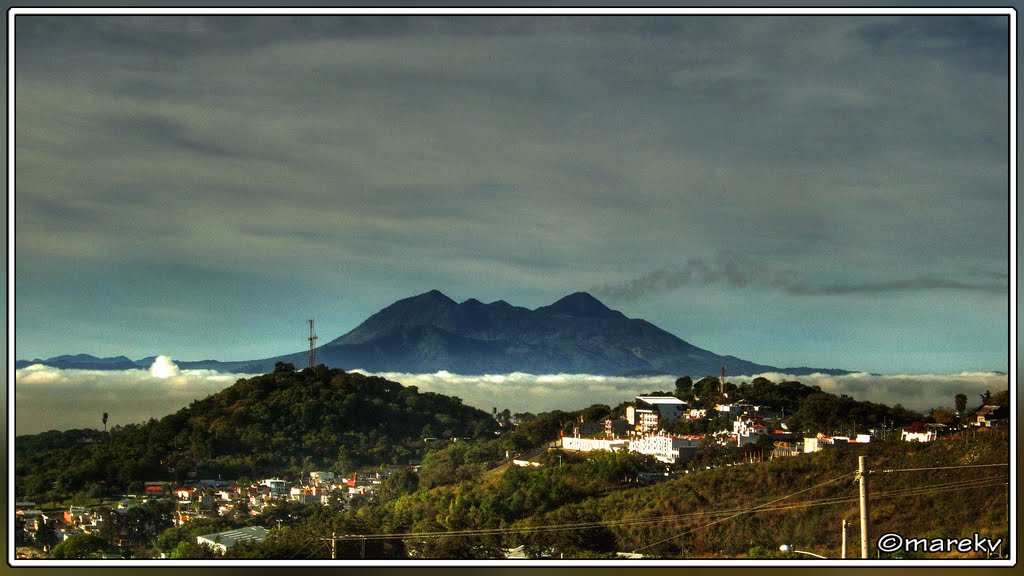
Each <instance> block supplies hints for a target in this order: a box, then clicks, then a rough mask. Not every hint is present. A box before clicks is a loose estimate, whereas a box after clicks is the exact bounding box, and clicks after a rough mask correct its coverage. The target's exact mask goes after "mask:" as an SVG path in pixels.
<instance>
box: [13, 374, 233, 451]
mask: <svg viewBox="0 0 1024 576" xmlns="http://www.w3.org/2000/svg"><path fill="white" fill-rule="evenodd" d="M248 376H251V375H249V374H222V373H220V372H216V371H214V370H181V369H179V368H178V366H177V365H176V364H174V363H173V362H172V361H171V359H170V358H169V357H167V356H159V357H157V359H156V360H155V361H154V362H153V365H152V366H150V368H149V369H138V370H65V369H61V368H53V367H50V366H43V365H41V364H34V365H32V366H28V367H26V368H23V369H20V370H17V371H16V372H15V378H14V412H15V434H17V435H21V434H37V433H39V432H45V431H47V430H69V429H72V428H98V429H99V428H102V427H103V420H102V417H103V413H104V412H108V413H109V414H110V419H109V421H108V422H107V427H108V428H110V427H113V426H118V425H121V426H123V425H125V424H131V423H137V422H145V421H146V420H149V419H150V418H161V417H163V416H166V415H168V414H171V413H173V412H177V411H178V410H180V409H181V408H183V407H184V406H187V405H188V404H190V403H191V402H192V401H193V400H199V399H201V398H205V397H207V396H209V395H210V394H213V393H215V392H218V391H220V390H223V389H224V388H227V387H228V386H231V385H232V384H234V383H235V382H237V381H238V379H240V378H246V377H248Z"/></svg>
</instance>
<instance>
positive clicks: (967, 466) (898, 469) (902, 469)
mask: <svg viewBox="0 0 1024 576" xmlns="http://www.w3.org/2000/svg"><path fill="white" fill-rule="evenodd" d="M1009 465H1010V464H1009V462H1007V463H1005V464H965V465H962V466H932V467H929V468H890V469H886V470H872V471H871V473H872V474H874V473H878V472H881V473H888V472H922V471H924V470H957V469H960V468H991V467H993V466H1009Z"/></svg>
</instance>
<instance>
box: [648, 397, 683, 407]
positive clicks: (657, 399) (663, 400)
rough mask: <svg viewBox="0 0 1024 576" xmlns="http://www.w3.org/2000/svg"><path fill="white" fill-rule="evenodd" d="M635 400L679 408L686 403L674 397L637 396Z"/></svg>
mask: <svg viewBox="0 0 1024 576" xmlns="http://www.w3.org/2000/svg"><path fill="white" fill-rule="evenodd" d="M636 399H637V400H643V401H644V402H646V403H648V404H677V405H680V406H684V405H686V402H683V401H682V400H680V399H679V398H676V397H675V396H637V397H636Z"/></svg>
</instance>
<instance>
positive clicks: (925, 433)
mask: <svg viewBox="0 0 1024 576" xmlns="http://www.w3.org/2000/svg"><path fill="white" fill-rule="evenodd" d="M937 437H938V436H937V435H936V433H935V430H922V431H920V432H908V431H907V430H906V429H903V430H901V431H900V440H903V441H904V442H931V441H933V440H935V438H937Z"/></svg>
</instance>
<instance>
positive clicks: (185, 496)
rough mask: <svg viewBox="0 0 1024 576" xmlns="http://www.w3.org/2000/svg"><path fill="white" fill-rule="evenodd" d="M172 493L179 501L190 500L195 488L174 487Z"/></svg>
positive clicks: (193, 495) (193, 497)
mask: <svg viewBox="0 0 1024 576" xmlns="http://www.w3.org/2000/svg"><path fill="white" fill-rule="evenodd" d="M174 495H175V496H176V497H177V498H178V501H179V502H191V501H192V500H194V499H195V496H196V489H195V488H175V489H174Z"/></svg>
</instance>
